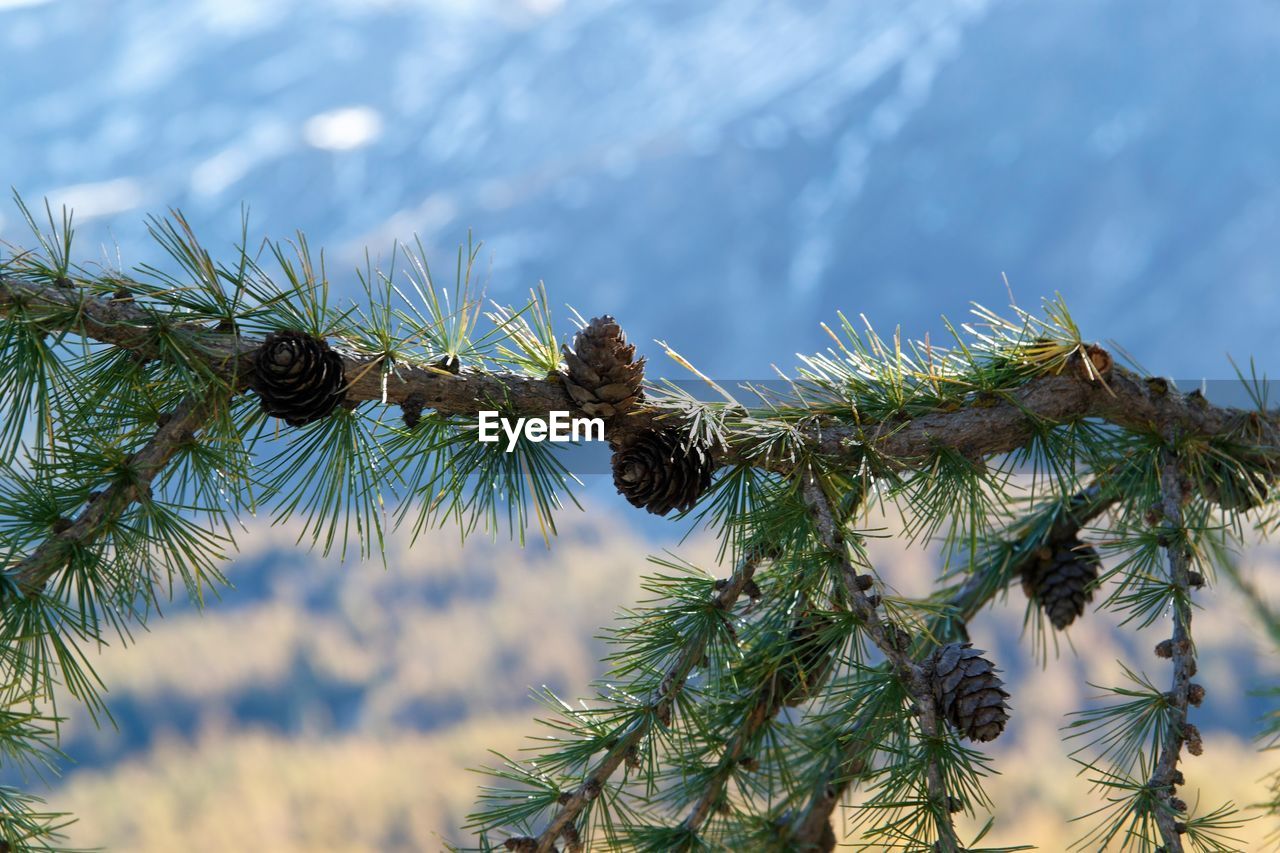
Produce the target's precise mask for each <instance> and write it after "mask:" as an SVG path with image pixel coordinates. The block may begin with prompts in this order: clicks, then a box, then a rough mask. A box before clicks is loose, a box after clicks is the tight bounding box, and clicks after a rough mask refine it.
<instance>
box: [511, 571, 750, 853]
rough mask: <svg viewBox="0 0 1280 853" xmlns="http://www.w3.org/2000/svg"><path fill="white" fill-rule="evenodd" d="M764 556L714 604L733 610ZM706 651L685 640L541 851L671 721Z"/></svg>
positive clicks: (544, 852) (572, 795) (701, 643)
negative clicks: (658, 728)
mask: <svg viewBox="0 0 1280 853" xmlns="http://www.w3.org/2000/svg"><path fill="white" fill-rule="evenodd" d="M762 560H763V558H762V556H761V555H760V554H759V553H751V554H748V555H746V556H745V557H743V559H742V560H740V561H739V562H738V565H737V566H736V567H735V568H734V571H733V574H732V575H730V576H729V578H728V580H727V581H725V582H724V583H723V584H722V585H721V584H717V585H718V587H719V588H718V589H717V590H716V592H715V594H714V595H713V597H712V599H711V603H712V605H713V606H714V607H715V608H716V609H717V610H721V611H723V612H725V613H728V612H729V611H731V610H732V609H733V606H734V605H735V604H736V603H737V601H738V599H739V598H740V597H741V596H742V594H743V592H744V591H745V590H748V589H750V584H751V583H752V579H753V578H754V577H755V573H756V568H757V567H758V566H759V565H760V563H761V562H762ZM706 652H707V641H706V639H705V638H703V637H698V638H694V639H691V640H689V642H687V643H685V645H684V648H683V649H682V650H681V651H680V654H679V656H678V657H677V658H676V660H675V662H674V663H672V664H671V666H670V668H669V669H668V670H667V673H666V676H665V677H664V678H663V679H662V682H661V683H660V684H659V685H658V688H657V689H656V690H655V691H654V692H653V695H652V696H651V697H650V699H649V702H648V705H647V706H646V710H645V712H643V713H641V714H640V715H639V716H637V717H636V719H635V721H634V722H632V723H631V725H630V726H628V727H627V730H626V731H625V732H623V734H622V735H621V736H620V737H619V738H618V740H617V743H616V744H614V746H613V748H611V749H610V750H609V752H608V753H607V754H606V755H605V756H604V758H602V759H601V760H600V761H599V762H598V763H597V764H596V765H595V766H594V767H593V768H591V771H590V772H589V773H587V776H586V778H585V779H583V780H582V783H581V784H579V785H578V787H577V788H575V789H574V790H573V791H571V792H569V793H568V794H566V795H565V796H564V797H562V798H561V802H560V810H559V811H557V812H556V814H555V816H554V817H552V818H551V820H550V821H549V822H548V823H547V826H546V828H545V829H543V831H542V832H541V834H539V835H538V837H537V846H536V848H535V849H536V850H537V851H538V853H548V851H550V850H552V849H553V847H554V845H555V842H556V839H557V838H559V837H560V836H561V835H562V834H563V833H564V832H565V830H566V829H567V828H569V827H570V826H571V825H572V824H573V822H574V821H575V820H577V818H578V815H579V814H581V813H582V811H583V810H584V809H585V808H586V807H587V806H588V805H590V804H591V802H592V801H593V800H595V799H596V798H597V797H599V796H600V793H601V791H602V790H603V789H604V785H605V783H606V782H607V781H608V780H609V777H611V776H612V775H613V774H614V773H615V772H617V770H618V768H619V767H621V766H622V764H623V762H624V761H626V758H627V756H628V755H629V754H631V753H632V751H633V750H635V749H636V748H637V747H638V746H639V744H640V742H641V741H642V740H643V739H644V738H645V736H646V735H647V734H648V733H649V731H650V730H651V729H652V728H653V724H654V722H660V723H662V724H663V725H669V724H670V721H671V712H672V706H673V705H674V704H675V701H676V697H677V696H678V695H679V693H680V691H681V690H683V689H684V685H685V681H686V680H687V679H688V677H689V673H690V672H692V671H693V669H694V667H696V666H697V665H698V663H699V662H700V661H701V660H703V658H704V657H705V656H706Z"/></svg>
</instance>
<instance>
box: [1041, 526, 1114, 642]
mask: <svg viewBox="0 0 1280 853" xmlns="http://www.w3.org/2000/svg"><path fill="white" fill-rule="evenodd" d="M1045 550H1046V551H1047V550H1049V549H1045ZM1101 565H1102V558H1101V557H1099V556H1098V552H1097V550H1096V549H1095V548H1094V547H1093V546H1092V545H1086V544H1084V543H1083V542H1081V541H1080V540H1079V539H1077V538H1072V539H1069V540H1067V541H1066V542H1063V543H1061V544H1060V545H1058V546H1057V547H1056V548H1054V549H1053V550H1052V551H1051V552H1050V553H1049V555H1048V556H1047V557H1043V556H1042V557H1040V558H1039V559H1037V560H1036V561H1035V562H1034V563H1033V564H1032V565H1031V566H1030V567H1029V568H1028V569H1026V570H1025V571H1024V572H1023V573H1022V590H1023V592H1025V593H1026V594H1027V598H1029V599H1031V600H1032V601H1034V602H1036V603H1037V604H1039V605H1040V609H1041V610H1043V611H1044V612H1045V615H1047V616H1048V617H1049V621H1050V622H1052V623H1053V627H1055V628H1057V629H1058V630H1059V631H1061V630H1062V629H1064V628H1066V627H1067V626H1068V625H1070V624H1071V623H1072V622H1074V621H1075V620H1076V618H1077V617H1080V616H1083V615H1084V608H1085V605H1086V604H1088V603H1089V602H1090V601H1092V600H1093V584H1094V582H1095V581H1097V579H1098V569H1099V567H1100V566H1101Z"/></svg>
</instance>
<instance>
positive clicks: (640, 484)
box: [612, 429, 715, 515]
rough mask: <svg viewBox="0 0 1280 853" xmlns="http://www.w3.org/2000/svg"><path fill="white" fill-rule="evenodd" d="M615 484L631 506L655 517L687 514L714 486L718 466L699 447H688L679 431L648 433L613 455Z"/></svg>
mask: <svg viewBox="0 0 1280 853" xmlns="http://www.w3.org/2000/svg"><path fill="white" fill-rule="evenodd" d="M612 463H613V485H614V486H615V487H617V489H618V492H619V493H621V494H622V496H623V497H625V498H626V499H627V501H628V502H630V504H631V505H632V506H637V507H640V508H641V509H645V510H648V511H649V512H651V513H653V514H655V515H666V514H667V513H668V512H670V511H671V510H673V509H675V510H679V511H680V512H685V511H687V510H689V509H692V508H693V505H694V504H696V503H697V502H698V498H700V497H702V495H703V493H704V492H706V490H707V489H708V488H710V487H711V472H712V471H713V470H714V469H715V464H714V463H713V462H712V461H711V457H710V456H708V455H707V453H706V452H704V451H703V450H701V449H699V448H693V449H686V448H685V434H684V433H683V432H681V431H680V430H677V429H663V430H648V431H646V432H643V433H640V434H639V435H637V436H636V437H635V438H633V439H632V440H631V442H630V443H629V444H627V445H626V446H624V447H622V448H621V449H619V450H615V451H614V453H613V459H612Z"/></svg>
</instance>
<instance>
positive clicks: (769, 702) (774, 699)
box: [681, 689, 782, 833]
mask: <svg viewBox="0 0 1280 853" xmlns="http://www.w3.org/2000/svg"><path fill="white" fill-rule="evenodd" d="M781 707H782V697H781V696H780V695H779V692H778V691H777V690H773V689H766V690H764V691H762V692H761V694H760V696H759V698H758V699H757V700H756V701H755V702H754V703H753V704H752V705H751V709H750V710H749V711H748V712H747V714H746V716H745V717H743V719H742V724H741V725H740V726H738V730H737V731H736V732H735V733H734V735H733V737H732V738H731V739H730V740H729V743H728V745H727V746H726V747H725V750H724V752H723V753H722V754H721V756H720V764H719V766H718V767H717V768H716V771H715V773H713V774H712V776H711V779H710V780H709V781H708V783H707V785H706V786H705V787H704V788H703V789H702V793H701V795H699V797H698V799H697V801H696V802H694V804H693V808H692V809H690V811H689V815H688V817H686V818H685V819H684V822H683V823H682V824H681V826H683V827H684V828H685V829H686V830H688V831H689V832H690V833H697V832H698V831H699V830H701V829H702V827H703V825H704V824H705V823H706V822H707V818H709V817H711V813H712V811H714V810H715V807H716V805H717V804H718V803H719V802H720V799H721V797H722V796H723V795H724V788H725V785H727V784H728V782H729V777H730V776H731V775H732V774H733V769H734V767H736V766H737V764H738V762H739V759H741V758H742V755H743V753H744V752H745V751H746V747H747V745H748V744H749V743H751V741H752V740H753V739H754V738H755V736H756V735H757V734H758V733H759V732H760V730H761V729H762V728H764V727H765V725H767V724H768V722H769V720H771V719H773V716H774V715H775V714H777V713H778V710H779V709H780V708H781Z"/></svg>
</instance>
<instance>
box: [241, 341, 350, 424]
mask: <svg viewBox="0 0 1280 853" xmlns="http://www.w3.org/2000/svg"><path fill="white" fill-rule="evenodd" d="M254 366H255V371H254V377H253V390H254V391H256V392H258V397H259V398H260V400H261V403H262V411H264V412H266V413H267V414H268V415H272V416H274V417H277V418H283V419H284V422H285V423H287V424H288V425H289V426H294V427H298V426H303V425H304V424H309V423H312V422H313V421H318V420H320V419H321V418H323V417H325V416H326V415H328V414H329V413H330V412H332V411H333V410H334V409H335V408H336V407H337V406H338V404H339V403H341V402H342V401H343V398H344V397H345V396H346V390H345V386H346V377H344V376H343V370H342V358H341V357H340V356H339V355H338V354H337V353H336V352H334V351H333V350H331V349H329V344H328V342H327V341H324V340H321V339H320V338H313V337H311V336H310V335H308V334H306V333H305V332H293V331H286V332H272V333H271V334H270V335H267V339H266V341H264V342H263V344H262V347H261V348H260V349H259V350H258V354H257V360H256V362H255V365H254Z"/></svg>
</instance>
